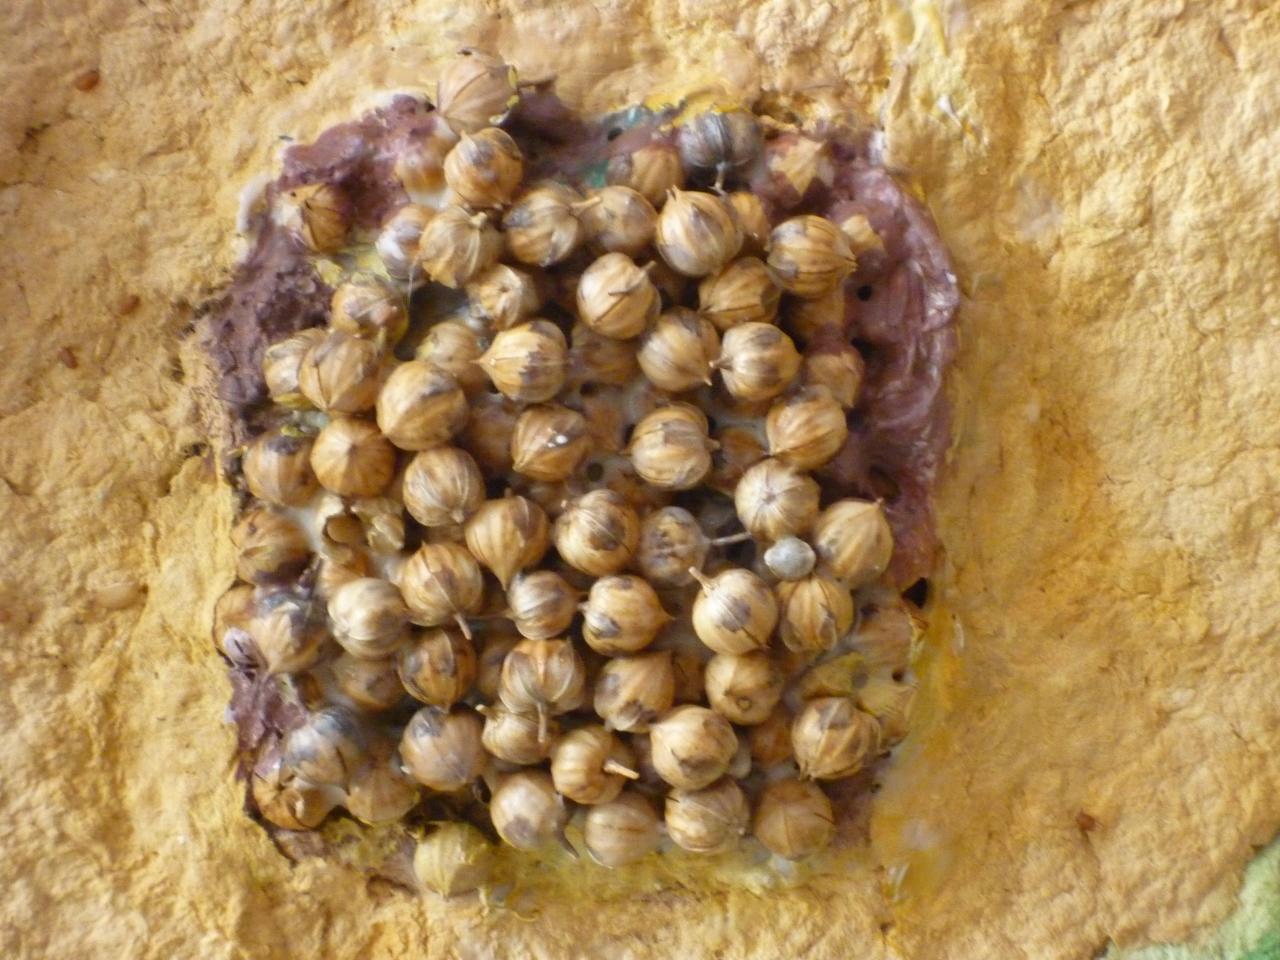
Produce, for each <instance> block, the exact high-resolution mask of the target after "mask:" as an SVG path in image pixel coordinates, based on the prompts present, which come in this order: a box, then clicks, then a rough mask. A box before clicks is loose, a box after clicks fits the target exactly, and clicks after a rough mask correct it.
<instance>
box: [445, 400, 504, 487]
mask: <svg viewBox="0 0 1280 960" xmlns="http://www.w3.org/2000/svg"><path fill="white" fill-rule="evenodd" d="M518 416H519V408H518V407H517V406H516V405H515V403H513V402H512V401H510V400H508V399H507V398H506V397H504V396H501V395H500V394H490V393H484V394H481V395H480V396H478V397H476V398H475V399H474V400H472V401H471V412H470V414H469V415H468V417H467V423H466V426H464V427H463V428H462V432H461V433H459V434H458V438H457V442H458V445H459V446H461V447H462V448H463V449H464V450H466V451H467V452H468V453H470V454H471V456H472V457H474V458H475V461H476V463H478V464H480V467H481V469H482V470H484V472H485V473H486V474H487V475H489V476H495V475H499V474H504V473H507V472H508V471H509V470H510V469H511V435H512V434H513V433H515V429H516V419H517V417H518Z"/></svg>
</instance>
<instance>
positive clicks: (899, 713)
mask: <svg viewBox="0 0 1280 960" xmlns="http://www.w3.org/2000/svg"><path fill="white" fill-rule="evenodd" d="M915 695H916V691H915V687H913V686H911V685H910V684H906V683H898V682H897V681H895V680H893V679H891V678H890V677H886V676H884V675H883V674H880V673H873V674H872V675H871V676H870V677H868V678H867V682H866V683H865V684H863V685H862V686H861V687H860V688H859V689H858V695H857V701H858V709H859V710H861V711H863V712H864V713H869V714H871V716H873V717H875V718H876V719H877V720H878V721H880V732H881V734H882V736H883V740H884V743H885V744H886V745H888V744H891V743H897V742H898V741H899V740H901V739H902V738H903V737H905V736H906V735H907V729H908V726H909V722H910V719H911V707H912V705H913V704H914V702H915Z"/></svg>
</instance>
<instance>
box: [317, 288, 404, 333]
mask: <svg viewBox="0 0 1280 960" xmlns="http://www.w3.org/2000/svg"><path fill="white" fill-rule="evenodd" d="M329 326H330V327H332V328H333V329H334V330H340V331H341V332H343V333H347V334H350V335H351V336H353V337H363V338H364V339H366V340H377V341H379V342H380V343H382V344H383V345H384V346H388V347H393V346H395V345H396V344H397V343H399V342H400V338H401V337H403V336H404V334H405V331H406V330H407V329H408V328H409V311H408V309H407V308H406V306H405V301H404V296H403V295H402V294H401V293H400V291H398V290H396V288H395V287H393V286H392V285H391V284H389V283H388V282H387V281H386V280H383V279H382V278H381V277H379V276H378V275H377V274H375V273H372V272H370V271H367V270H362V271H360V272H358V273H353V274H352V275H351V276H349V277H347V279H345V280H343V281H342V283H340V284H338V286H337V288H336V289H335V290H334V291H333V299H332V300H330V301H329Z"/></svg>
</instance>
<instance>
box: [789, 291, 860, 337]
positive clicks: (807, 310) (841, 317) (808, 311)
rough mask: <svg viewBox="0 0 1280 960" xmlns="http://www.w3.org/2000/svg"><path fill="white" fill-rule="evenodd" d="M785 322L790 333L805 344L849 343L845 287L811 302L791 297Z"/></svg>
mask: <svg viewBox="0 0 1280 960" xmlns="http://www.w3.org/2000/svg"><path fill="white" fill-rule="evenodd" d="M783 318H784V320H785V323H786V327H787V331H788V332H789V333H790V334H791V336H793V337H795V339H796V340H798V341H800V342H801V343H806V344H808V343H816V342H818V341H823V342H826V341H840V340H843V339H845V336H846V332H845V331H846V322H847V307H846V304H845V297H844V287H843V286H837V287H835V288H834V289H833V290H831V291H829V292H827V293H824V294H823V295H822V296H820V297H814V298H813V299H811V300H805V299H802V298H800V297H788V298H787V303H786V306H785V308H784V309H783Z"/></svg>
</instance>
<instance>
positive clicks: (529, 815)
mask: <svg viewBox="0 0 1280 960" xmlns="http://www.w3.org/2000/svg"><path fill="white" fill-rule="evenodd" d="M489 818H490V819H491V820H492V821H493V829H494V830H496V831H498V836H500V837H501V838H502V839H503V841H504V842H506V843H507V844H509V845H510V846H512V847H515V848H516V849H517V850H537V849H538V848H540V847H544V846H546V845H547V844H548V843H550V842H551V841H552V840H556V839H560V838H562V837H563V836H564V825H565V822H566V821H567V820H568V819H569V813H568V811H567V810H566V809H565V806H564V799H563V798H562V797H561V796H560V795H559V794H558V793H556V789H555V786H554V785H553V784H552V782H551V777H550V776H549V775H548V774H546V773H543V772H542V771H541V770H520V771H518V772H516V773H513V774H511V775H510V776H508V777H507V778H506V779H505V780H503V781H502V783H500V784H499V785H498V789H496V790H495V791H493V798H492V799H491V800H490V801H489Z"/></svg>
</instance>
